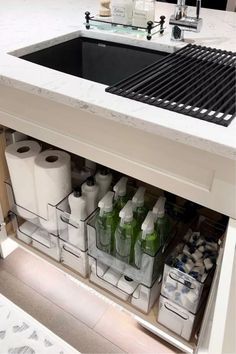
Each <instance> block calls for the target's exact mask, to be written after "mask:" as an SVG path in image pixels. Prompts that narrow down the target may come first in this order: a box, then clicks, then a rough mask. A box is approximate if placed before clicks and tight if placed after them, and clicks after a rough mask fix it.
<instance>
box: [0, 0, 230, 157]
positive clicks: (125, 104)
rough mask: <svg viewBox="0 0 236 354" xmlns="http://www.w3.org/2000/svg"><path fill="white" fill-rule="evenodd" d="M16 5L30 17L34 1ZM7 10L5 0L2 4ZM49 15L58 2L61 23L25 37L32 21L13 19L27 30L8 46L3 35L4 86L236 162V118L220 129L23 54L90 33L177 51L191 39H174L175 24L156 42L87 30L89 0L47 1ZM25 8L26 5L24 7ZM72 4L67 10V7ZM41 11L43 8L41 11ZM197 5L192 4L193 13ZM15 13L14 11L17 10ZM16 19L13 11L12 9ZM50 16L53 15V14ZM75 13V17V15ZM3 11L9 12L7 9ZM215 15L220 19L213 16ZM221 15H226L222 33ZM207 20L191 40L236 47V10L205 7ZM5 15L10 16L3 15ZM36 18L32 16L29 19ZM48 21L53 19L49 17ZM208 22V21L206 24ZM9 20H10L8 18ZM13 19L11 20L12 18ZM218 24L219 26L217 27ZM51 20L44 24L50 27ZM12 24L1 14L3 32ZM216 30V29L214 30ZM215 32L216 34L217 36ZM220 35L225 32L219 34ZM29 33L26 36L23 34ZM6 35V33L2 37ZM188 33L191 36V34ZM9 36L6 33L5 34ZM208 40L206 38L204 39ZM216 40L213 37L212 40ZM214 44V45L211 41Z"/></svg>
mask: <svg viewBox="0 0 236 354" xmlns="http://www.w3.org/2000/svg"><path fill="white" fill-rule="evenodd" d="M13 2H14V3H15V6H16V7H17V6H18V10H19V11H23V10H24V6H25V7H27V6H28V7H27V9H28V12H27V14H26V15H25V17H26V19H28V18H29V17H30V14H32V13H34V12H33V7H34V6H33V5H31V6H30V2H29V0H25V1H23V0H13ZM1 3H2V5H3V9H4V6H5V8H7V5H4V4H3V0H0V5H1ZM46 4H47V5H48V9H47V10H48V11H49V14H48V17H49V19H50V18H51V16H53V6H54V9H55V8H56V9H57V12H58V14H57V16H56V19H57V21H56V20H55V22H56V23H51V24H50V26H49V23H48V30H46V29H45V30H43V31H42V33H38V32H36V33H34V31H33V33H31V35H30V38H29V37H25V35H26V31H27V28H28V26H29V23H27V21H26V23H24V21H23V20H22V21H20V20H19V21H18V20H17V19H16V22H17V21H18V22H17V23H14V27H17V28H18V29H19V28H22V32H20V33H19V34H16V37H17V38H15V39H14V41H13V43H10V44H6V42H5V40H4V39H2V40H1V39H0V84H3V85H6V86H9V87H14V88H17V89H20V90H23V91H25V92H28V93H32V94H35V95H39V96H42V97H45V98H48V99H50V100H54V101H56V102H59V103H63V104H65V105H68V106H72V107H78V108H80V109H82V110H84V111H87V112H89V113H91V114H96V115H99V116H100V117H103V118H104V119H109V120H113V121H116V122H119V123H121V124H124V125H128V126H132V127H134V128H137V129H140V130H143V131H146V132H149V133H151V134H155V135H157V136H158V135H159V136H162V137H166V138H168V139H170V140H173V141H177V142H180V143H183V144H186V145H189V146H193V147H196V148H199V149H202V150H204V151H208V152H211V153H213V154H217V155H220V156H223V157H226V158H229V159H233V160H236V119H234V120H233V122H232V123H231V124H230V125H229V127H227V128H226V127H221V126H218V125H216V124H213V123H208V122H205V121H201V120H199V119H196V118H192V117H189V116H186V115H183V114H179V113H174V112H171V111H168V110H165V109H161V108H158V107H153V106H150V105H147V104H144V103H141V102H136V101H132V104H130V102H131V101H130V100H129V99H127V98H123V97H119V96H116V95H112V94H110V93H107V92H105V88H106V86H105V85H101V84H98V83H95V82H92V81H89V80H85V79H81V78H78V77H74V76H71V75H68V74H64V73H61V72H58V71H55V70H51V69H48V68H45V67H43V66H39V65H36V64H33V63H30V62H27V61H25V60H22V59H20V58H18V56H22V55H24V54H27V53H29V52H33V51H36V50H40V49H42V48H45V47H49V46H51V45H54V44H57V43H60V42H64V41H66V40H70V39H72V38H75V37H78V36H87V37H91V38H98V39H104V40H108V41H116V42H121V43H124V44H130V45H136V46H141V47H148V48H151V49H157V50H163V51H166V52H169V53H171V52H173V51H174V50H175V49H176V48H179V47H182V46H183V45H186V44H187V43H188V42H189V41H190V40H187V42H186V43H177V44H176V43H175V42H171V41H170V28H169V27H168V25H167V28H166V31H165V32H164V35H163V36H159V35H156V36H155V37H153V40H152V41H150V42H149V41H147V40H145V39H137V38H134V37H133V36H128V35H127V36H124V35H121V34H117V33H106V32H105V31H101V30H85V29H84V25H83V21H84V20H83V16H84V12H85V11H86V10H90V11H92V9H94V11H96V5H97V2H96V1H95V0H90V6H89V9H87V8H86V6H85V4H83V2H82V0H77V3H76V1H75V0H71V1H69V0H62V4H60V5H57V6H56V5H55V4H56V2H55V1H53V0H47V1H46ZM21 5H22V6H23V9H22V7H21ZM35 6H36V7H37V6H38V7H39V9H41V11H42V12H43V13H44V11H43V8H42V5H41V6H40V5H39V1H37V0H36V2H35ZM63 6H64V7H65V9H66V11H67V12H66V11H65V12H66V13H67V14H69V15H70V16H71V21H70V20H69V18H67V17H66V20H67V21H64V23H60V26H56V24H57V25H58V21H59V19H60V20H62V19H63V16H66V15H65V13H62V10H63ZM66 6H68V8H67V7H66ZM75 8H76V9H78V11H79V13H80V16H79V21H78V19H76V22H78V23H77V24H76V25H75V24H74V22H75V18H74V17H75V14H74V11H73V9H75ZM157 8H158V9H159V10H160V11H159V13H160V14H164V15H166V17H167V19H168V18H169V16H170V14H171V13H173V5H171V4H164V3H157ZM39 9H38V10H39ZM193 10H194V9H193V8H192V11H193ZM12 11H13V12H14V10H12ZM7 14H8V16H10V18H11V19H12V17H14V16H13V14H12V13H10V10H9V13H8V12H7ZM50 14H51V16H50ZM72 14H73V16H72ZM3 15H4V11H3ZM213 15H214V16H215V17H216V18H213ZM217 16H218V17H219V18H220V17H221V31H220V29H218V32H217V28H216V27H217ZM39 17H40V11H39V13H37V15H35V19H34V20H35V22H36V23H37V21H39V20H40V19H39ZM202 17H203V21H204V22H206V25H205V27H206V28H205V31H206V30H207V29H208V36H209V37H207V33H205V32H203V31H204V27H203V29H202V33H198V34H196V33H191V34H190V35H189V38H190V39H191V41H192V42H194V43H195V44H201V45H206V46H211V47H217V48H221V49H226V50H231V51H235V50H236V40H235V39H234V38H233V34H234V33H235V34H236V31H235V29H236V14H235V13H231V12H223V11H215V10H208V9H203V10H202ZM4 19H5V17H4ZM30 19H31V21H32V18H31V17H30ZM49 19H48V21H49ZM207 20H209V22H207ZM5 21H6V19H5ZM10 22H12V21H10ZM214 24H215V27H214ZM46 25H47V23H46V24H45V26H46ZM10 26H11V23H9V24H8V25H6V24H5V26H4V23H2V24H1V16H0V31H1V33H3V34H4V32H5V33H6V35H7V33H8V32H9V31H10V37H11V36H12V32H11V28H10ZM215 30H216V31H215ZM213 33H215V35H214V37H213ZM220 33H224V36H222V37H218V36H219V35H220ZM24 34H25V35H24ZM3 37H4V35H3ZM186 37H187V36H186ZM4 38H5V37H4ZM204 39H205V40H204ZM213 39H214V41H213ZM209 41H210V42H213V43H209Z"/></svg>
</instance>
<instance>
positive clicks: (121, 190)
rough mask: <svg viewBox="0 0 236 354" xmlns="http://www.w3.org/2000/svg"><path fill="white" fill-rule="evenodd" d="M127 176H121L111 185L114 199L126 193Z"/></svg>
mask: <svg viewBox="0 0 236 354" xmlns="http://www.w3.org/2000/svg"><path fill="white" fill-rule="evenodd" d="M127 182H128V177H121V179H120V180H119V181H118V182H117V183H116V185H115V186H114V187H113V191H114V192H115V200H117V199H118V197H124V196H125V195H126V188H127Z"/></svg>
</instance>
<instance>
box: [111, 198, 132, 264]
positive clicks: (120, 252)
mask: <svg viewBox="0 0 236 354" xmlns="http://www.w3.org/2000/svg"><path fill="white" fill-rule="evenodd" d="M119 216H120V222H119V224H118V226H117V228H116V232H115V249H116V258H117V259H119V260H122V261H123V262H126V263H129V264H130V263H132V262H133V258H134V244H135V238H136V237H135V236H136V235H135V227H136V221H135V219H134V216H133V205H132V201H131V200H129V201H128V202H127V203H126V205H125V206H124V208H123V209H122V210H121V211H120V213H119Z"/></svg>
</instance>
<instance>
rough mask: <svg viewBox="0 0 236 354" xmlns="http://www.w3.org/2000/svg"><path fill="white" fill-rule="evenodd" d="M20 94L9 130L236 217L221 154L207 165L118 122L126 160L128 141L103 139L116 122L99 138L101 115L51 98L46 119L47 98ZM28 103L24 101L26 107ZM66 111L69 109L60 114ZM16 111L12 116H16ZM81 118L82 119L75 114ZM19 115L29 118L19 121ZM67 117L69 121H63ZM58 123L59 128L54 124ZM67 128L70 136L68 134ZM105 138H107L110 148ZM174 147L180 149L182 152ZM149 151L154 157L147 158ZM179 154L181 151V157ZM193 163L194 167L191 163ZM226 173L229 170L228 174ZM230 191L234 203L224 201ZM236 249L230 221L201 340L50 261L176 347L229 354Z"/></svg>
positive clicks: (0, 218)
mask: <svg viewBox="0 0 236 354" xmlns="http://www.w3.org/2000/svg"><path fill="white" fill-rule="evenodd" d="M16 91H17V90H16ZM8 94H10V92H8ZM13 95H14V93H13ZM19 95H23V96H24V93H19V92H15V105H14V110H16V111H15V112H14V115H13V112H12V110H13V108H11V107H10V105H8V108H6V105H5V109H6V111H5V113H3V112H0V123H2V124H3V123H5V124H6V123H7V122H8V123H9V124H8V126H10V127H11V128H15V129H17V130H20V131H22V132H23V133H25V134H28V135H30V136H32V137H34V138H38V139H40V140H42V141H45V142H47V143H50V144H52V145H55V146H58V147H61V148H63V149H66V150H68V151H70V152H73V153H75V154H78V155H81V156H83V157H86V158H90V159H91V160H95V161H96V162H99V163H101V164H104V165H106V166H108V167H111V168H114V169H116V170H118V171H121V172H123V173H126V174H129V175H130V176H134V177H136V178H138V179H140V180H143V181H145V182H148V183H150V184H152V185H154V186H158V187H161V188H162V189H166V190H168V191H171V192H174V193H176V194H179V195H181V196H182V197H185V198H188V199H191V200H193V201H195V202H199V203H200V202H202V204H203V205H207V206H208V207H211V208H212V209H217V210H219V211H221V212H223V211H225V212H224V214H226V215H228V216H230V215H235V217H236V214H235V200H236V199H235V198H234V195H235V188H236V186H235V184H234V177H235V174H234V173H235V172H234V166H235V164H234V162H231V161H228V160H227V159H226V160H224V159H222V158H219V157H216V156H215V157H214V155H212V156H211V157H212V159H211V161H210V162H209V161H208V164H207V159H208V158H209V156H204V154H203V152H200V150H199V151H197V149H192V148H189V149H188V148H187V147H183V146H180V145H179V144H177V145H173V142H170V141H168V140H165V139H161V138H160V139H159V141H156V140H155V139H157V138H155V139H154V137H153V136H152V135H150V134H146V135H145V136H142V134H141V132H139V131H137V130H136V129H131V128H130V130H128V131H127V129H128V128H127V127H126V128H123V127H122V126H121V125H119V124H118V125H116V128H117V130H116V131H117V134H118V136H119V134H120V139H121V137H122V131H123V134H124V135H129V133H130V137H131V148H130V149H128V150H127V151H126V156H124V151H125V150H124V145H123V142H124V144H128V140H127V139H126V138H124V139H123V140H120V141H113V143H114V144H113V149H112V137H110V138H109V139H106V144H105V136H104V134H105V133H108V134H110V132H111V131H112V129H114V128H115V127H114V125H112V126H110V123H109V122H108V127H107V128H106V129H108V130H107V131H106V132H101V133H100V131H101V130H102V127H101V126H100V131H99V127H98V126H97V129H98V130H97V131H96V128H94V127H93V129H92V130H91V129H90V128H91V126H92V124H93V123H94V124H97V123H95V120H96V119H97V120H98V122H99V117H97V118H96V119H95V120H94V118H92V117H91V116H90V115H89V114H88V113H86V114H85V113H84V114H82V113H81V112H76V110H73V109H71V108H69V107H64V106H62V105H61V106H62V107H57V105H56V104H55V103H53V102H49V101H48V111H50V110H51V111H50V112H51V117H52V119H51V120H50V119H49V118H48V117H47V113H45V115H46V117H45V116H42V115H41V116H40V114H42V112H41V111H40V110H42V107H43V106H42V104H45V101H44V100H43V99H42V98H39V97H36V98H35V96H31V98H32V101H31V103H32V107H33V108H32V107H31V106H30V105H28V107H27V105H25V104H24V99H26V97H23V96H21V97H20V96H19ZM9 97H10V96H8V98H7V89H6V92H5V98H6V104H7V99H9ZM21 99H22V101H21V102H20V100H21ZM28 99H29V97H28ZM38 100H39V101H38ZM40 100H41V101H42V102H41V101H40ZM0 105H1V106H2V105H3V106H4V102H3V100H1V102H0ZM34 105H35V106H34ZM29 106H30V107H29ZM60 108H61V109H62V111H60ZM55 110H56V111H57V116H55ZM67 110H68V112H67V113H68V114H69V115H71V118H73V119H75V118H76V119H78V120H79V121H80V123H84V126H80V128H81V129H80V130H78V131H77V130H76V131H74V132H73V131H72V130H73V129H72V128H74V127H73V126H72V127H68V124H67V122H68V121H67V120H66V119H64V114H65V112H66V111H67ZM9 111H11V112H10V113H9ZM6 112H7V113H6ZM40 112H41V113H40ZM76 113H77V114H78V113H79V114H78V115H77V116H76ZM20 116H21V117H24V118H22V119H19V117H20ZM40 117H41V118H40ZM62 119H64V120H63V121H62ZM56 122H57V125H55V124H56ZM63 129H64V134H63V132H62V130H63ZM122 129H123V130H122ZM97 132H99V133H97ZM102 138H103V140H104V142H103V143H102ZM4 139H5V137H4V133H3V132H1V134H0V141H1V147H2V148H1V150H0V203H1V206H2V210H3V213H0V223H2V224H3V225H2V228H1V231H0V250H1V248H2V255H3V256H7V254H8V253H9V252H10V251H11V249H12V247H15V244H14V243H12V244H7V247H6V242H5V240H6V236H7V234H8V235H11V236H10V240H12V239H15V238H14V235H13V234H12V230H11V228H9V225H10V224H9V225H7V228H6V227H5V226H4V218H6V217H7V211H8V205H7V196H6V192H5V188H4V183H3V182H4V180H5V179H6V177H7V169H6V165H5V158H4V141H5V140H4ZM99 139H100V140H99ZM136 139H137V140H136ZM109 140H110V146H109V145H108V144H107V141H109ZM119 145H120V148H119ZM138 146H139V147H138ZM137 147H138V151H136V153H135V151H134V150H133V149H135V148H137ZM157 148H161V149H162V154H160V153H158V154H156V155H157V157H154V156H151V152H153V151H154V150H155V149H157ZM175 148H176V149H177V150H176V151H175ZM145 153H146V154H148V155H145ZM175 153H177V155H174V154H175ZM178 154H180V156H181V159H180V158H179V155H178ZM191 154H192V155H191ZM153 155H155V154H153ZM206 155H209V154H206ZM165 159H166V161H165ZM174 159H177V162H176V163H174ZM178 159H179V160H178ZM191 159H192V163H191V165H190V166H187V165H188V164H189V162H190V160H191ZM178 161H179V164H178ZM193 161H195V162H196V166H194V162H193ZM202 161H203V162H202ZM221 163H222V164H223V165H222V166H220V164H221ZM204 166H205V167H207V168H206V170H205V169H204ZM220 168H221V170H224V174H223V173H222V172H221V171H220ZM226 171H228V172H229V173H228V174H227V173H226ZM230 172H232V174H230ZM224 188H225V189H224ZM226 193H227V195H228V198H226V197H225V195H226ZM218 200H221V203H220V204H219V203H217V201H218ZM214 206H215V208H214ZM6 221H7V220H6ZM7 241H9V239H7ZM17 242H18V243H19V244H20V245H21V246H23V247H24V248H25V249H28V250H29V251H30V252H33V253H35V254H37V255H38V256H41V257H43V258H45V259H47V257H46V256H43V255H41V254H40V252H39V251H37V250H32V248H31V246H28V245H26V244H24V243H23V242H20V241H19V240H18V241H17ZM235 245H236V220H234V219H233V218H231V219H230V220H229V225H228V229H227V232H226V237H225V241H224V244H222V249H221V254H220V257H219V260H218V265H217V270H216V272H215V276H214V281H213V284H212V288H211V293H210V296H209V299H208V304H207V307H206V311H205V315H204V319H203V322H202V326H201V332H200V337H199V339H198V342H187V341H185V340H183V339H181V338H180V337H178V336H177V335H175V334H173V333H172V332H171V331H169V330H168V329H166V328H165V327H163V326H162V325H160V324H158V322H157V321H156V318H157V306H156V307H155V308H154V309H153V310H152V311H151V312H150V314H149V315H145V314H142V313H141V312H140V311H139V310H136V309H134V308H132V307H131V306H130V305H129V304H125V303H124V302H122V301H121V300H118V299H117V298H116V297H114V296H113V295H111V294H109V293H107V292H106V291H105V290H101V289H100V288H99V287H97V286H96V285H93V284H91V283H89V281H88V280H87V279H82V278H81V277H80V276H78V275H76V274H74V273H73V272H71V271H69V270H65V269H64V268H63V266H62V265H60V264H59V263H57V262H56V261H54V260H51V259H48V261H49V262H51V263H52V264H54V265H55V266H57V267H58V268H59V269H61V270H63V271H64V272H66V273H68V274H69V275H71V276H73V277H75V278H76V279H77V280H78V281H79V282H81V283H83V284H84V286H87V287H88V288H90V289H93V291H96V292H98V293H102V295H104V296H106V297H108V298H109V299H110V300H111V301H112V302H114V303H115V304H116V306H117V305H118V306H120V308H122V309H124V310H125V311H126V312H129V313H130V314H131V315H132V316H133V317H135V319H136V320H137V321H138V322H139V323H140V324H141V325H143V326H144V327H146V328H148V329H149V330H150V331H152V332H153V333H155V334H157V335H158V336H159V337H161V338H163V339H165V340H166V341H168V342H169V343H171V344H172V345H174V346H176V347H177V348H179V349H180V350H181V351H183V352H188V353H193V352H196V353H210V354H213V353H224V348H225V347H226V346H230V345H231V343H229V340H227V338H228V330H231V328H232V327H231V326H230V325H229V324H228V321H234V322H235V316H232V313H231V312H230V308H229V306H231V307H232V308H233V307H234V306H233V305H234V304H233V302H232V300H231V296H232V295H231V291H232V287H233V286H235V282H233V274H235V269H234V267H235V260H234V259H235ZM229 314H230V315H231V316H230V315H229ZM231 317H232V318H231Z"/></svg>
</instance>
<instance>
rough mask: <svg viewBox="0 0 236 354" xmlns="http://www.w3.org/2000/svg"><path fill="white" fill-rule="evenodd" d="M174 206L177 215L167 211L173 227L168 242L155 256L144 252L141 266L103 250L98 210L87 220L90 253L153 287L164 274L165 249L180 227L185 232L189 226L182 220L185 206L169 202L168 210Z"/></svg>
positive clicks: (132, 277) (145, 284)
mask: <svg viewBox="0 0 236 354" xmlns="http://www.w3.org/2000/svg"><path fill="white" fill-rule="evenodd" d="M173 208H175V211H174V212H175V215H173V213H172V217H169V213H168V212H167V215H168V217H169V219H170V226H171V228H170V233H169V237H168V238H167V240H166V243H165V244H164V245H162V246H161V247H160V248H159V250H158V251H157V253H156V254H155V256H151V255H149V254H147V253H143V254H142V257H141V264H140V267H139V268H137V267H136V266H135V265H134V264H128V263H125V262H124V261H122V260H119V259H118V258H116V257H115V255H113V254H109V253H106V252H105V251H104V250H102V247H101V245H100V241H99V237H98V233H97V230H96V218H97V215H98V212H96V213H94V214H93V215H92V216H91V217H90V219H89V220H88V221H87V234H88V254H89V255H90V256H92V257H93V258H95V259H97V260H98V261H100V262H102V263H104V264H106V265H107V266H109V267H112V268H113V269H115V270H117V271H118V272H120V273H122V274H125V275H126V276H127V277H129V278H131V279H134V280H135V281H137V282H138V283H140V284H143V285H144V286H147V287H151V286H152V285H153V283H154V282H155V281H156V280H157V279H158V278H159V277H160V276H162V272H163V267H164V260H165V250H166V248H167V246H168V245H169V244H170V242H171V241H172V239H173V238H174V237H175V235H176V234H178V232H179V229H181V230H182V232H184V230H187V228H188V226H189V223H188V224H185V223H183V222H182V221H180V220H181V218H183V215H184V210H185V209H184V207H179V206H177V205H175V204H168V207H167V210H168V209H169V210H172V209H173Z"/></svg>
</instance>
